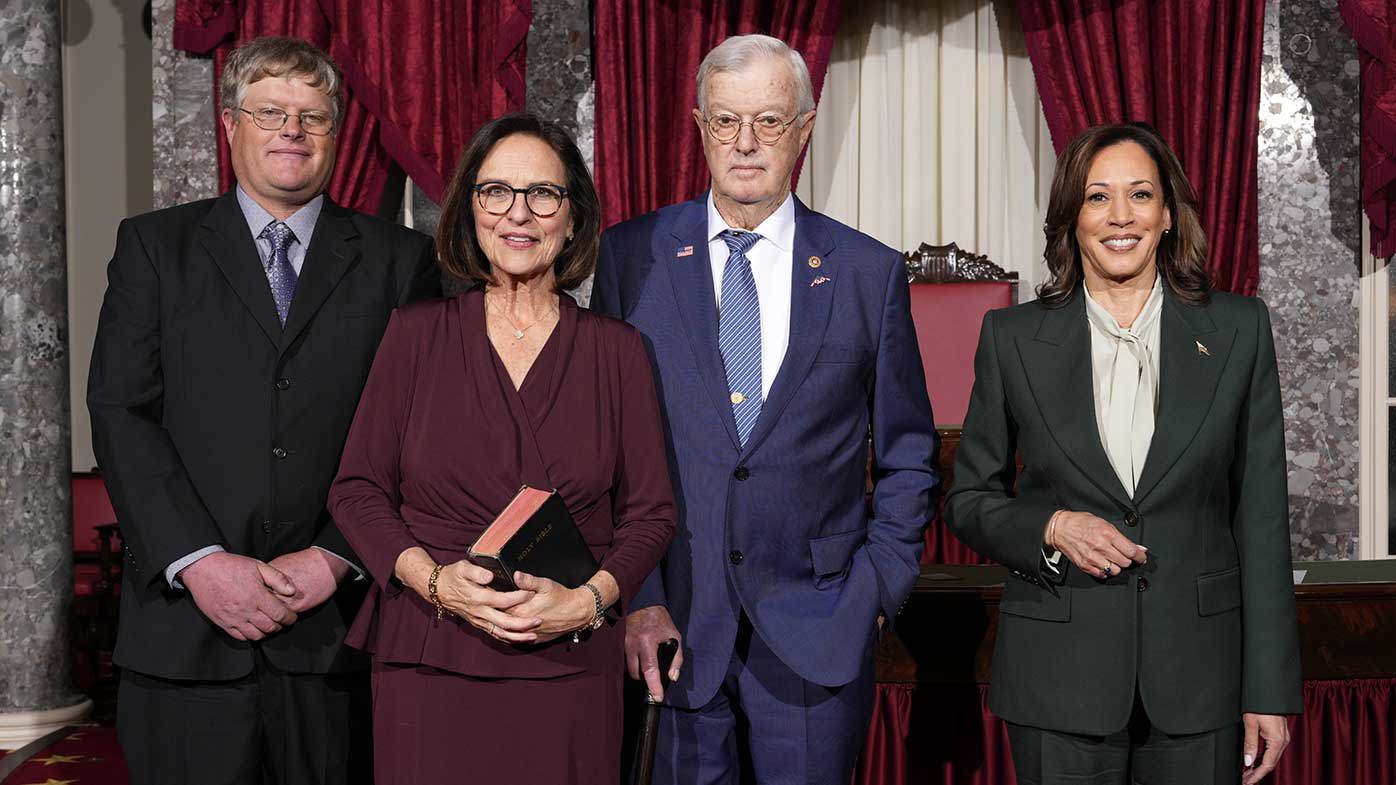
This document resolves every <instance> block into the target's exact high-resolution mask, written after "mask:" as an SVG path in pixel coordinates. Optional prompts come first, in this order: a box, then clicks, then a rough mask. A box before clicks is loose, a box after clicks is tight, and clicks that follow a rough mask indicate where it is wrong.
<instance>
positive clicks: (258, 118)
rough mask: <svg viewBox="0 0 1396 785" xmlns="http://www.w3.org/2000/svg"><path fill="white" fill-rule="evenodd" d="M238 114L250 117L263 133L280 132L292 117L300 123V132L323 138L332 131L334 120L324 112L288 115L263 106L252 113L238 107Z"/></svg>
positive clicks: (279, 110)
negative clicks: (242, 113) (241, 113)
mask: <svg viewBox="0 0 1396 785" xmlns="http://www.w3.org/2000/svg"><path fill="white" fill-rule="evenodd" d="M238 111H239V112H244V113H246V114H249V115H252V122H254V123H256V124H257V127H258V128H260V129H262V130H263V131H280V130H281V129H282V128H284V127H285V126H286V121H287V120H290V119H291V118H292V117H294V118H296V119H297V120H299V121H300V124H301V130H302V131H305V132H306V133H308V134H310V135H311V136H324V135H326V134H328V133H329V132H330V131H332V130H334V118H333V117H331V116H330V115H327V114H325V113H324V112H301V113H300V114H290V113H289V112H286V111H284V110H281V109H275V108H273V107H270V106H264V107H262V108H261V109H258V110H256V111H252V110H249V109H243V108H242V107H241V106H239V107H238Z"/></svg>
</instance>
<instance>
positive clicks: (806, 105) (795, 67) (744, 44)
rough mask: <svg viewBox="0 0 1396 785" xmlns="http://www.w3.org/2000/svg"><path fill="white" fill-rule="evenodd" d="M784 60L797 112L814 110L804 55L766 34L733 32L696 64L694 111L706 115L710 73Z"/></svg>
mask: <svg viewBox="0 0 1396 785" xmlns="http://www.w3.org/2000/svg"><path fill="white" fill-rule="evenodd" d="M765 58H769V59H772V60H784V61H785V62H786V63H787V64H788V65H789V66H790V73H791V74H793V75H794V77H795V86H796V88H797V89H798V90H799V95H797V96H796V109H795V113H796V114H797V115H803V114H805V113H806V112H812V111H814V84H813V83H812V82H811V81H810V77H809V67H808V66H806V65H805V58H803V57H801V56H800V53H799V52H797V51H795V50H794V49H791V48H790V46H789V45H787V44H786V43H785V42H784V41H782V40H780V39H779V38H772V37H771V36H769V35H760V34H752V35H734V36H732V37H731V38H728V39H727V40H726V41H723V42H722V43H720V44H718V45H717V46H716V47H714V48H713V50H712V51H711V52H708V54H707V56H706V57H704V58H703V63H702V64H701V65H699V66H698V111H700V112H702V113H703V115H704V116H705V117H706V116H707V114H708V79H709V78H710V77H711V76H712V75H713V74H721V73H730V72H732V71H741V70H742V69H744V68H746V67H747V66H749V65H751V64H752V63H753V62H756V61H757V60H760V59H765Z"/></svg>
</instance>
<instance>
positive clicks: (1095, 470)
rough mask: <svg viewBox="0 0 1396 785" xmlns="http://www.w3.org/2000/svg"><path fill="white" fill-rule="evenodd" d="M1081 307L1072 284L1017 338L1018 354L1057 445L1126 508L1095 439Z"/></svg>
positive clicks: (1086, 333)
mask: <svg viewBox="0 0 1396 785" xmlns="http://www.w3.org/2000/svg"><path fill="white" fill-rule="evenodd" d="M1085 311H1086V300H1085V295H1084V294H1083V292H1082V290H1081V289H1080V288H1079V287H1078V288H1077V289H1076V293H1075V294H1073V295H1072V297H1071V299H1070V300H1068V301H1067V303H1066V305H1064V306H1062V307H1060V308H1053V309H1048V310H1047V311H1046V312H1045V313H1043V315H1042V323H1041V324H1040V325H1038V328H1037V334H1036V335H1035V336H1033V337H1032V338H1019V339H1018V356H1019V358H1020V359H1021V360H1022V363H1023V370H1024V371H1025V372H1026V373H1027V377H1028V382H1029V384H1028V386H1029V387H1030V388H1031V389H1032V394H1033V398H1034V399H1035V400H1036V401H1037V408H1038V411H1040V412H1041V413H1042V420H1043V422H1045V423H1046V424H1047V430H1049V431H1050V432H1051V433H1052V438H1053V439H1055V440H1056V442H1057V446H1059V447H1061V450H1062V452H1063V453H1065V454H1066V456H1067V458H1068V459H1069V460H1070V461H1071V462H1072V463H1073V464H1075V466H1076V468H1077V469H1079V470H1080V471H1081V473H1082V474H1084V475H1085V476H1086V478H1087V479H1089V480H1090V481H1091V482H1092V483H1094V484H1095V485H1096V487H1098V488H1100V490H1102V491H1104V492H1105V493H1106V494H1108V495H1109V496H1110V498H1112V499H1114V500H1115V501H1116V502H1118V503H1119V504H1120V506H1121V507H1122V508H1128V507H1129V506H1130V503H1129V497H1128V496H1126V495H1125V489H1124V486H1123V485H1121V484H1120V478H1119V477H1118V476H1116V474H1115V469H1114V468H1113V467H1111V465H1110V459H1109V457H1107V456H1106V454H1105V447H1104V445H1102V444H1101V443H1100V426H1099V425H1098V424H1097V422H1096V416H1095V389H1094V385H1093V381H1094V378H1095V376H1094V372H1093V369H1092V367H1091V335H1090V330H1089V328H1088V327H1087V324H1086V312H1085Z"/></svg>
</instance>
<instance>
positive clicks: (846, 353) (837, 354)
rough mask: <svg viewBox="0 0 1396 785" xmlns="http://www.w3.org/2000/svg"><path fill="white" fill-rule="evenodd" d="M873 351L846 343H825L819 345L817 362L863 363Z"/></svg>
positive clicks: (815, 356) (815, 357)
mask: <svg viewBox="0 0 1396 785" xmlns="http://www.w3.org/2000/svg"><path fill="white" fill-rule="evenodd" d="M871 355H872V352H870V351H868V350H867V349H863V348H860V347H857V346H849V345H846V344H825V345H823V346H821V347H819V353H818V354H816V355H814V361H815V362H817V363H853V364H861V363H864V362H867V360H868V358H869V357H870V356H871Z"/></svg>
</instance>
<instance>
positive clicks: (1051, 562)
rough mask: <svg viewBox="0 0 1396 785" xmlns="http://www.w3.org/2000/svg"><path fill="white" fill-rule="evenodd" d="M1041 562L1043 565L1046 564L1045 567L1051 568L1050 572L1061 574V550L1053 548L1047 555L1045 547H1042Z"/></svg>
mask: <svg viewBox="0 0 1396 785" xmlns="http://www.w3.org/2000/svg"><path fill="white" fill-rule="evenodd" d="M1042 563H1043V564H1044V565H1046V566H1047V569H1049V570H1051V571H1052V573H1053V574H1054V575H1061V574H1062V569H1061V566H1060V565H1061V563H1062V552H1061V551H1058V550H1053V551H1052V554H1051V555H1050V556H1049V555H1048V554H1047V549H1046V548H1043V549H1042Z"/></svg>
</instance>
